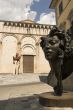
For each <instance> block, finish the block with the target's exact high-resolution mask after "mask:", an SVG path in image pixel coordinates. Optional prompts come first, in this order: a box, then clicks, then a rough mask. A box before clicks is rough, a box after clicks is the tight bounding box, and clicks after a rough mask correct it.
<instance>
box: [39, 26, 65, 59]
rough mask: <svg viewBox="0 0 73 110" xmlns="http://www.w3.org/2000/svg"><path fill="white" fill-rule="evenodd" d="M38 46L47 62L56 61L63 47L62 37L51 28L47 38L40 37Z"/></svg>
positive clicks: (55, 29) (57, 31)
mask: <svg viewBox="0 0 73 110" xmlns="http://www.w3.org/2000/svg"><path fill="white" fill-rule="evenodd" d="M61 36H62V37H61ZM40 45H41V47H42V49H43V51H44V54H45V57H46V59H47V60H52V59H56V58H57V57H58V56H59V54H60V53H61V50H62V48H63V45H64V39H63V35H62V33H61V32H59V30H57V28H53V29H52V30H51V31H50V33H49V35H48V36H47V37H41V43H40Z"/></svg>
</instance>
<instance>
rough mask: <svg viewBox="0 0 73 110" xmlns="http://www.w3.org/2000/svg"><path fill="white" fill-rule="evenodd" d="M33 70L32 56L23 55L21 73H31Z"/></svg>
mask: <svg viewBox="0 0 73 110" xmlns="http://www.w3.org/2000/svg"><path fill="white" fill-rule="evenodd" d="M33 72H34V56H33V55H24V56H23V73H33Z"/></svg>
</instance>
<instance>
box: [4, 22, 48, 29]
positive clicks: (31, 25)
mask: <svg viewBox="0 0 73 110" xmlns="http://www.w3.org/2000/svg"><path fill="white" fill-rule="evenodd" d="M4 26H11V27H23V28H39V29H41V28H43V29H49V28H50V25H46V24H38V23H23V22H12V21H4Z"/></svg>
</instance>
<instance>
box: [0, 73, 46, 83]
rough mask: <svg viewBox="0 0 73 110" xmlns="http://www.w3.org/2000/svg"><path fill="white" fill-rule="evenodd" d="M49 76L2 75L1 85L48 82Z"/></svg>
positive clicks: (0, 77)
mask: <svg viewBox="0 0 73 110" xmlns="http://www.w3.org/2000/svg"><path fill="white" fill-rule="evenodd" d="M47 75H48V74H36V73H35V74H33V73H24V74H19V75H13V74H0V85H12V84H27V83H37V82H41V81H46V77H47Z"/></svg>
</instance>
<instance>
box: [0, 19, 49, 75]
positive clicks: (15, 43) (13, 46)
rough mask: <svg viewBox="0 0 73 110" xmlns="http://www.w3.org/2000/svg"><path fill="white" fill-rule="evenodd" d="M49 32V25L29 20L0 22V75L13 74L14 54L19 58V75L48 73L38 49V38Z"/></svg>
mask: <svg viewBox="0 0 73 110" xmlns="http://www.w3.org/2000/svg"><path fill="white" fill-rule="evenodd" d="M49 31H50V26H49V25H45V24H37V23H34V22H33V21H31V20H25V21H21V22H13V21H0V73H12V74H13V73H15V66H17V65H15V64H13V56H15V55H16V53H19V55H20V56H21V59H20V68H19V73H21V74H22V73H31V72H32V73H48V72H49V70H50V67H49V64H48V62H47V61H46V59H45V57H44V53H43V51H42V48H41V47H40V37H41V36H45V35H47V34H48V33H49Z"/></svg>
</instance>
